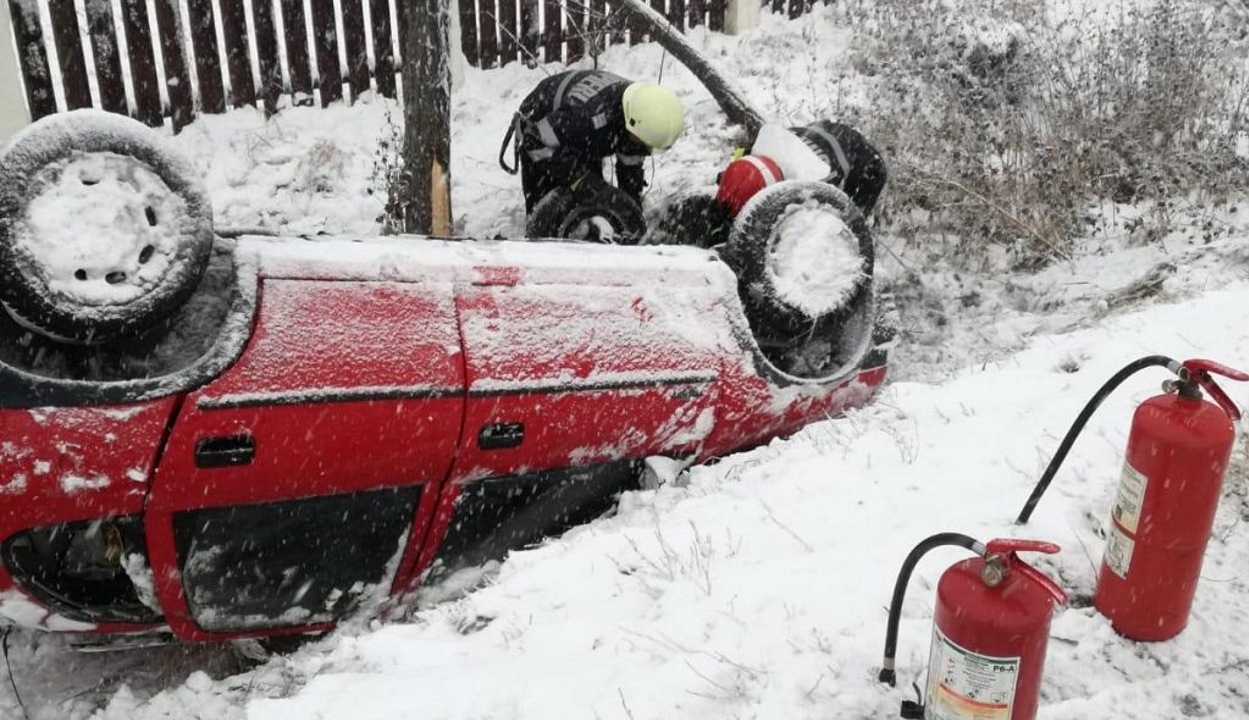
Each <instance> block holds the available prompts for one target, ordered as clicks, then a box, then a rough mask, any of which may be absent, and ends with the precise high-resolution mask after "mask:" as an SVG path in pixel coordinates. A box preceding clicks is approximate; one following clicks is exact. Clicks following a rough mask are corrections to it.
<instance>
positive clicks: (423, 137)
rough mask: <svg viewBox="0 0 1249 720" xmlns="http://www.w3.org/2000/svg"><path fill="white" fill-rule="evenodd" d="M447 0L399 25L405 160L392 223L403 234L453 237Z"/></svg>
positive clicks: (423, 7)
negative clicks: (401, 57) (451, 235)
mask: <svg viewBox="0 0 1249 720" xmlns="http://www.w3.org/2000/svg"><path fill="white" fill-rule="evenodd" d="M450 4H451V3H450V2H449V0H417V1H416V2H413V3H412V4H410V5H409V6H408V7H407V9H406V10H405V11H404V14H403V19H402V20H401V21H400V23H399V24H400V29H399V30H400V37H401V38H402V43H401V44H400V48H401V51H402V52H401V54H402V56H403V161H402V170H401V172H400V173H399V180H398V182H396V183H395V184H394V185H392V186H391V188H390V192H391V196H390V212H391V213H392V215H391V218H390V221H391V224H392V226H394V225H398V226H399V227H400V228H401V229H402V230H403V232H409V233H417V234H421V235H430V234H433V235H450V234H451V231H452V219H451V218H452V215H451V68H450V65H452V64H454V63H453V62H452V61H451V57H450V55H451V53H450V52H449V47H448V46H449V44H450V41H449V37H448V36H449V35H450V32H449V30H450V28H449V26H450V20H449V17H448V16H449V15H450V16H452V17H454V16H455V15H456V14H457V13H456V12H455V11H454V10H453V9H451V8H450V7H449V6H450Z"/></svg>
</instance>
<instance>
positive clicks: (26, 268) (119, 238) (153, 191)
mask: <svg viewBox="0 0 1249 720" xmlns="http://www.w3.org/2000/svg"><path fill="white" fill-rule="evenodd" d="M212 245H213V230H212V205H211V203H210V201H209V198H208V194H207V192H206V191H205V189H204V187H203V185H202V184H201V182H200V180H199V178H198V173H197V172H196V170H195V168H194V167H193V166H192V165H191V164H190V163H189V162H188V161H187V160H186V159H184V158H183V157H182V156H181V155H179V154H178V153H177V152H176V151H175V150H174V149H173V148H172V147H170V146H169V145H168V144H167V141H166V140H165V139H164V138H161V137H160V136H159V135H157V134H156V133H155V132H154V131H152V130H151V129H149V128H147V127H146V126H144V125H143V124H141V123H139V122H136V121H134V120H131V119H129V118H126V117H121V116H118V115H111V114H107V113H103V112H98V111H94V110H80V111H76V112H72V113H66V114H62V115H52V116H49V117H47V118H44V119H43V120H40V121H39V122H37V123H35V124H34V125H32V126H30V127H29V128H27V129H26V130H25V131H24V132H22V133H21V134H20V135H18V136H17V137H16V138H15V139H14V140H13V141H12V142H11V143H10V145H9V146H8V148H7V149H6V150H5V152H4V154H3V155H2V156H0V304H3V306H4V308H5V310H7V311H8V313H9V314H10V315H11V316H12V317H13V319H14V320H16V321H17V322H18V323H20V324H21V325H23V326H24V327H26V328H28V329H31V330H34V331H36V332H39V333H40V334H43V335H46V336H48V337H50V338H53V339H55V340H59V341H62V342H69V343H75V344H97V343H104V342H108V341H109V340H112V339H115V338H117V337H118V336H122V335H128V334H131V333H134V332H137V331H141V330H143V329H145V328H147V327H150V326H151V325H153V324H154V323H156V322H157V321H159V320H161V319H163V318H165V317H167V316H168V315H169V314H171V313H172V312H173V311H175V310H176V309H177V308H178V307H180V306H181V305H182V303H183V302H185V301H186V299H187V298H188V297H189V296H190V295H191V293H192V292H193V291H194V290H195V287H196V285H197V284H198V283H199V280H200V277H201V276H202V275H203V272H204V268H205V267H206V266H207V264H208V259H209V256H210V254H211V252H212Z"/></svg>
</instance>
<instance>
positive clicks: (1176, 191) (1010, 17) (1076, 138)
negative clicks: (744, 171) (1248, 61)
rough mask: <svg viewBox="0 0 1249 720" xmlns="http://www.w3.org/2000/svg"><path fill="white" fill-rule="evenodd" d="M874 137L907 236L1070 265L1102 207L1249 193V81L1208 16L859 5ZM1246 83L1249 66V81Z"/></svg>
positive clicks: (1162, 1)
mask: <svg viewBox="0 0 1249 720" xmlns="http://www.w3.org/2000/svg"><path fill="white" fill-rule="evenodd" d="M842 12H843V13H844V17H845V18H846V19H847V20H848V21H849V22H850V24H851V25H852V27H854V28H855V29H856V30H857V31H858V32H857V35H856V37H857V38H858V39H857V41H856V42H858V43H859V47H858V48H857V52H856V53H855V64H856V69H857V70H858V71H859V72H861V73H863V74H866V75H868V76H870V77H873V78H874V79H875V86H876V98H875V103H874V105H873V107H870V108H866V109H863V110H861V111H860V112H861V113H862V117H861V119H860V124H861V126H862V127H863V128H864V130H865V132H866V133H867V134H868V135H869V137H872V138H873V139H874V140H876V141H877V142H878V143H879V144H880V145H882V146H883V149H884V150H885V152H886V154H887V156H888V157H889V158H890V160H891V174H890V189H889V191H888V192H887V193H886V194H885V197H886V198H887V203H886V205H885V210H886V213H887V216H888V218H889V219H891V220H893V222H894V223H895V225H896V226H897V230H898V231H899V232H900V233H903V234H909V233H915V234H927V233H934V234H941V235H950V236H954V237H957V238H958V239H959V240H960V244H961V246H962V248H963V249H964V250H967V251H968V256H969V257H970V258H972V259H978V258H982V257H983V253H977V252H975V251H974V250H975V248H977V247H979V246H982V245H983V244H985V243H996V244H1000V245H1004V246H1007V247H1008V248H1010V249H1011V250H1013V251H1014V252H1015V253H1016V255H1015V257H1016V258H1017V260H1019V261H1020V262H1027V263H1035V262H1044V261H1048V260H1051V259H1053V258H1055V257H1063V256H1066V255H1067V253H1068V250H1069V249H1070V243H1071V242H1072V239H1073V238H1074V237H1077V236H1078V229H1079V225H1080V223H1081V221H1082V219H1083V218H1084V216H1085V215H1086V211H1087V209H1088V208H1089V206H1090V204H1091V203H1093V202H1095V201H1098V200H1112V201H1117V202H1134V201H1138V200H1146V199H1149V200H1154V199H1163V198H1175V197H1179V196H1187V195H1188V194H1190V193H1192V192H1194V191H1196V192H1201V193H1206V194H1209V195H1212V196H1214V197H1216V198H1217V197H1223V196H1226V195H1227V194H1230V193H1235V192H1238V191H1243V190H1245V189H1249V172H1247V167H1246V160H1245V158H1243V157H1240V156H1238V154H1237V152H1236V143H1237V138H1238V137H1241V136H1243V134H1244V133H1246V131H1247V130H1249V125H1247V124H1246V119H1245V110H1246V107H1245V103H1246V99H1247V98H1249V82H1247V79H1246V77H1245V74H1244V72H1243V71H1238V70H1237V69H1236V66H1235V65H1233V64H1232V63H1230V62H1228V58H1227V55H1228V53H1229V52H1230V50H1231V48H1232V47H1233V45H1232V44H1230V39H1229V37H1228V31H1227V29H1226V27H1227V26H1226V24H1218V23H1215V22H1213V19H1214V18H1215V17H1219V15H1218V14H1216V13H1213V12H1211V11H1210V10H1209V9H1208V7H1207V5H1204V4H1201V3H1198V2H1196V0H1156V2H1153V3H1138V4H1134V5H1127V4H1123V5H1120V6H1118V7H1116V8H1114V9H1106V8H1102V9H1098V10H1096V11H1086V12H1085V13H1084V14H1081V15H1076V16H1067V17H1062V16H1059V15H1057V14H1055V13H1048V14H1046V13H1045V12H1044V8H1038V7H1037V5H1036V4H1034V3H1029V2H1026V1H1025V0H1007V1H1006V2H997V3H993V4H991V5H989V6H988V7H981V6H977V7H972V6H971V5H967V4H964V3H961V2H960V1H959V0H848V1H847V2H846V3H844V4H843V6H842ZM1242 67H1243V66H1242Z"/></svg>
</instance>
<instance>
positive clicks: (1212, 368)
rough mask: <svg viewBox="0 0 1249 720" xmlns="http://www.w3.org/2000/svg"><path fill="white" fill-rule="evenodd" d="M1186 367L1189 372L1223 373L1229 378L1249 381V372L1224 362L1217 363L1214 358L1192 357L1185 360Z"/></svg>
mask: <svg viewBox="0 0 1249 720" xmlns="http://www.w3.org/2000/svg"><path fill="white" fill-rule="evenodd" d="M1183 365H1184V367H1186V368H1188V370H1189V372H1197V371H1200V372H1206V373H1213V374H1215V375H1222V376H1223V377H1225V378H1227V379H1228V380H1238V381H1240V382H1249V373H1247V372H1243V371H1240V370H1237V369H1236V368H1232V367H1228V366H1226V365H1224V364H1223V363H1217V362H1215V361H1213V360H1202V359H1201V358H1191V359H1189V360H1185V361H1184V362H1183Z"/></svg>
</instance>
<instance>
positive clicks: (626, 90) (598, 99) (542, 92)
mask: <svg viewBox="0 0 1249 720" xmlns="http://www.w3.org/2000/svg"><path fill="white" fill-rule="evenodd" d="M684 123H685V117H684V111H683V109H682V108H681V102H680V101H679V100H677V97H676V95H674V94H673V92H672V91H671V90H669V89H668V88H666V87H663V86H661V85H652V84H650V83H642V82H632V81H630V80H626V79H624V78H622V77H619V76H617V75H613V74H611V73H609V72H604V71H602V70H569V71H567V72H562V73H559V74H558V75H552V76H550V77H547V78H544V79H543V80H542V81H541V82H539V83H538V85H537V87H535V88H534V89H533V91H532V92H530V93H529V95H528V97H526V98H525V100H524V101H523V102H522V103H521V104H520V110H519V112H517V113H516V115H515V116H514V118H513V121H512V127H511V128H510V129H509V130H508V133H507V136H506V137H505V138H504V139H503V147H502V148H501V149H500V156H499V164H500V165H502V166H503V169H504V170H507V171H508V172H511V173H515V172H516V167H515V165H513V167H508V166H507V164H506V163H505V162H504V155H505V154H506V151H507V147H508V143H509V142H511V141H512V138H513V136H515V142H516V144H515V146H514V151H515V152H516V154H517V155H518V156H519V164H520V173H521V187H522V189H523V190H524V194H525V212H526V213H531V212H533V208H534V205H535V204H537V202H538V201H539V200H541V199H542V198H543V197H545V196H546V194H547V193H549V192H551V191H552V190H555V189H558V188H571V189H573V190H574V191H575V190H576V189H577V188H578V187H579V186H580V185H581V184H582V183H583V182H585V181H586V179H587V178H590V179H593V180H602V178H603V158H606V157H609V156H612V155H615V156H616V185H617V187H619V188H620V189H621V190H623V191H624V192H625V193H627V194H628V195H630V196H632V197H633V198H634V199H635V200H638V201H639V202H640V201H641V195H642V189H643V188H644V187H646V179H645V168H644V167H643V162H644V161H645V160H646V157H647V156H648V155H650V154H652V153H659V152H663V151H665V150H667V149H668V148H670V147H672V144H673V143H674V142H676V139H677V136H678V135H680V134H681V129H682V127H683V126H684ZM514 162H515V161H514Z"/></svg>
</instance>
